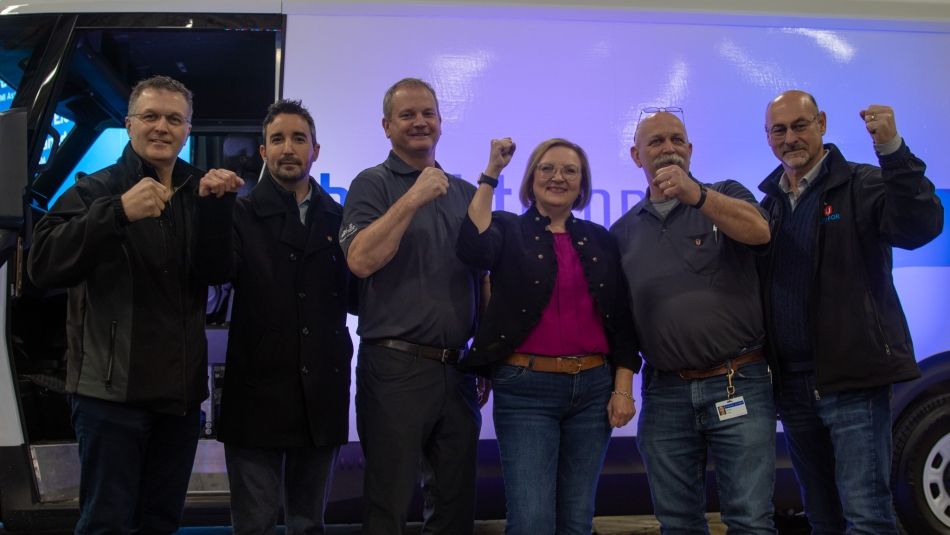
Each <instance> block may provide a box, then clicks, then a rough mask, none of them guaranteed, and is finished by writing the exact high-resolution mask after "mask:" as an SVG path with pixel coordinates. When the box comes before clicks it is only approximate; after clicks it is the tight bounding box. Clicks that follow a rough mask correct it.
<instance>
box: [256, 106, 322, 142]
mask: <svg viewBox="0 0 950 535" xmlns="http://www.w3.org/2000/svg"><path fill="white" fill-rule="evenodd" d="M282 113H284V114H287V115H299V116H300V117H302V118H303V119H304V120H305V121H307V126H309V127H310V140H311V141H312V142H313V144H314V145H317V127H316V126H314V123H313V116H312V115H310V112H309V111H307V108H305V107H304V105H303V103H302V102H301V101H299V100H288V99H280V100H278V101H277V102H275V103H273V104H271V105H270V106H268V107H267V115H265V116H264V127H263V129H262V132H263V136H264V144H265V145H267V127H268V126H270V124H271V123H272V122H274V119H276V118H277V116H278V115H280V114H282Z"/></svg>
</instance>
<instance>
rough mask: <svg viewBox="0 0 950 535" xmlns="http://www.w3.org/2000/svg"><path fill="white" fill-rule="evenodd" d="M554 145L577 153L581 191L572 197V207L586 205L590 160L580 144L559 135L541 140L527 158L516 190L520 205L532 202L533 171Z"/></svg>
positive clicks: (587, 200) (525, 205) (588, 196)
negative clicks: (575, 196) (522, 175)
mask: <svg viewBox="0 0 950 535" xmlns="http://www.w3.org/2000/svg"><path fill="white" fill-rule="evenodd" d="M554 147H567V148H569V149H571V150H572V151H574V152H576V153H577V157H578V158H579V159H580V161H581V191H580V193H579V194H578V195H577V198H576V199H574V205H573V206H572V209H574V210H577V209H579V208H584V207H586V206H587V203H589V202H590V190H591V185H590V162H589V161H588V160H587V153H586V152H584V149H582V148H581V147H580V145H578V144H576V143H572V142H570V141H568V140H566V139H564V138H559V137H555V138H551V139H549V140H547V141H542V142H541V144H540V145H538V146H537V147H535V149H534V152H532V153H531V157H530V158H528V166H527V167H526V168H525V170H524V178H522V179H521V189H520V190H519V191H518V199H520V200H521V205H522V206H524V207H528V206H529V205H531V204H534V201H535V199H534V171H535V169H537V167H538V164H539V163H541V158H542V157H543V156H544V154H545V153H546V152H547V151H549V150H551V149H553V148H554Z"/></svg>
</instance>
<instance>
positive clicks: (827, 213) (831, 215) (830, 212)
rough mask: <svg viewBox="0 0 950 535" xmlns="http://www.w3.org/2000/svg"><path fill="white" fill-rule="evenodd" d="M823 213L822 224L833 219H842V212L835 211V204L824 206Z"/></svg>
mask: <svg viewBox="0 0 950 535" xmlns="http://www.w3.org/2000/svg"><path fill="white" fill-rule="evenodd" d="M821 215H822V218H821V224H822V225H824V224H825V223H830V222H832V221H840V220H841V214H840V213H838V212H835V208H834V206H832V205H830V204H826V205H825V207H824V208H822V210H821Z"/></svg>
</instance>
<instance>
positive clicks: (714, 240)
mask: <svg viewBox="0 0 950 535" xmlns="http://www.w3.org/2000/svg"><path fill="white" fill-rule="evenodd" d="M719 234H720V233H718V232H713V231H708V232H701V233H698V234H689V235H687V236H686V237H685V238H681V241H680V244H679V246H680V251H681V252H682V254H683V261H684V263H685V266H686V268H687V269H688V270H690V271H692V272H693V273H697V274H699V275H712V274H714V273H716V272H717V271H719V240H721V239H722V236H719Z"/></svg>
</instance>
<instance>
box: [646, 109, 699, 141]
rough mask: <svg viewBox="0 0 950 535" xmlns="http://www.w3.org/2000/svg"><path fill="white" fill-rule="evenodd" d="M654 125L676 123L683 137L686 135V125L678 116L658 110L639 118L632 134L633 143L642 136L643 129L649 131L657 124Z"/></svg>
mask: <svg viewBox="0 0 950 535" xmlns="http://www.w3.org/2000/svg"><path fill="white" fill-rule="evenodd" d="M654 125H678V127H679V128H680V130H682V132H683V137H686V125H684V124H683V121H681V120H680V118H679V117H677V116H676V115H674V114H672V113H670V112H668V111H658V112H656V113H654V114H652V115H647V116H646V117H644V118H643V119H641V120H640V122H639V123H638V124H637V131H636V132H634V134H633V143H634V144H636V143H637V140H638V139H640V138H641V137H642V133H643V131H644V130H647V131H651V129H655V128H657V126H654Z"/></svg>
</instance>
